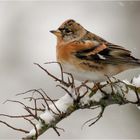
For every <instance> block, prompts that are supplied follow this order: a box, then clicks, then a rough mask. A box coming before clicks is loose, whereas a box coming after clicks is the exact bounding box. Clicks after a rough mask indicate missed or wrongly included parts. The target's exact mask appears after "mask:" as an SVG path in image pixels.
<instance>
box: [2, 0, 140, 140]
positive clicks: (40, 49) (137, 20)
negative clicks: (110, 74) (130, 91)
mask: <svg viewBox="0 0 140 140" xmlns="http://www.w3.org/2000/svg"><path fill="white" fill-rule="evenodd" d="M69 18H72V19H75V20H76V21H78V22H79V23H81V24H82V25H83V26H84V27H85V28H87V29H88V30H90V31H92V32H94V33H96V34H98V35H100V36H102V37H103V38H105V39H106V40H108V41H110V42H113V43H115V44H119V45H122V46H124V47H125V48H127V49H129V50H131V51H132V52H133V54H134V56H136V57H139V58H140V55H139V54H140V46H139V45H140V2H131V1H130V2H92V1H87V2H86V1H85V2H78V1H77V2H74V1H71V2H70V1H69V2H58V1H57V2H55V1H52V2H43V1H42V2H39V1H38V2H35V1H34V2H27V1H24V2H23V1H22V2H13V1H9V2H0V91H1V93H0V94H1V98H0V113H7V114H13V115H14V114H20V113H23V110H22V109H20V106H19V105H17V104H4V105H3V104H2V103H3V101H5V100H6V99H16V98H17V97H15V96H14V95H15V94H16V93H19V92H23V91H26V90H28V89H32V88H43V89H45V90H46V91H47V93H48V94H49V95H50V96H51V97H54V98H56V97H61V96H62V95H63V94H64V93H63V91H62V90H58V89H57V88H56V87H55V82H54V81H53V80H52V79H50V78H49V77H48V76H46V75H45V73H43V72H42V71H41V70H40V69H39V68H37V67H36V66H35V65H33V63H34V62H38V63H40V64H43V63H44V62H47V61H55V45H56V39H55V37H54V36H53V35H52V34H51V33H49V30H52V29H56V28H58V26H59V25H60V24H61V23H62V22H63V21H65V20H66V19H69ZM48 69H50V70H51V71H52V72H53V73H54V74H56V75H59V69H58V68H57V67H56V66H55V65H50V66H48ZM139 73H140V72H139V69H137V70H130V71H127V72H124V73H121V74H120V75H118V76H117V77H119V78H121V79H126V78H127V79H131V78H132V77H133V76H137V75H138V74H139ZM95 114H97V112H94V111H93V112H91V111H88V110H83V111H78V112H75V113H73V114H72V115H71V116H70V117H69V118H67V119H64V120H63V121H62V122H60V123H59V124H58V126H59V127H63V128H64V129H65V132H64V133H63V132H61V134H62V135H61V136H60V137H58V136H57V135H56V134H55V132H53V131H52V130H49V131H47V132H46V133H45V134H44V135H42V136H41V137H40V138H47V139H54V138H56V139H57V138H59V139H60V138H65V139H66V138H67V139H87V138H106V139H109V138H110V139H113V138H116V139H117V138H122V139H125V138H126V139H128V138H131V139H132V138H137V139H138V138H140V133H139V132H140V131H139V130H140V124H139V122H140V111H139V110H138V109H137V108H136V107H135V106H133V105H125V106H118V105H113V106H110V107H108V108H107V109H106V111H105V114H104V117H103V118H102V119H101V120H100V121H99V122H98V123H97V124H95V125H94V126H92V127H91V128H88V127H84V129H83V130H81V126H82V124H83V123H84V122H85V121H86V120H88V119H90V118H92V117H94V115H95ZM0 119H3V120H5V121H8V122H9V123H10V124H12V125H15V126H17V127H21V128H23V127H24V128H27V129H28V130H30V129H31V127H30V126H29V125H28V124H25V123H24V122H23V120H21V121H19V120H12V119H11V120H9V119H7V118H3V117H0ZM22 136H24V135H23V134H21V133H18V132H15V131H13V130H11V129H9V128H7V127H6V126H4V125H2V124H0V139H18V138H21V137H22Z"/></svg>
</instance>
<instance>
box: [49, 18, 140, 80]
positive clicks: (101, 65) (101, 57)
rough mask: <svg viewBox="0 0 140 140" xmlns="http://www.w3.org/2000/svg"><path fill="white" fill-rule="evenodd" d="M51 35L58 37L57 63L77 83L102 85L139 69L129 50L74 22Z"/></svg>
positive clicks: (137, 62) (65, 24)
mask: <svg viewBox="0 0 140 140" xmlns="http://www.w3.org/2000/svg"><path fill="white" fill-rule="evenodd" d="M50 32H51V33H53V34H55V35H56V37H57V46H56V55H57V61H58V62H60V63H61V65H62V67H63V70H64V71H65V72H69V73H71V74H72V75H73V76H74V78H75V79H76V80H79V81H86V80H88V81H93V82H101V81H104V80H106V78H107V77H106V76H108V77H111V76H114V75H116V74H118V73H120V72H122V71H124V70H128V69H132V68H137V67H139V66H140V60H139V59H136V58H135V57H133V56H132V55H131V52H130V51H129V50H126V49H125V48H123V47H121V46H118V45H115V44H112V43H110V42H108V41H106V40H104V39H103V38H101V37H99V36H97V35H96V34H94V33H91V32H89V31H87V30H86V29H85V28H84V27H83V26H81V25H80V24H79V23H77V22H76V21H74V20H72V19H69V20H67V21H65V22H64V23H63V24H62V25H61V26H60V27H59V28H58V29H57V30H52V31H50Z"/></svg>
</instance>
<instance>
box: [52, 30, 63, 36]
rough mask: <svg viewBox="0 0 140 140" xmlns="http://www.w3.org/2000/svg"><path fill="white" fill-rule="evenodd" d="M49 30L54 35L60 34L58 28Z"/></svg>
mask: <svg viewBox="0 0 140 140" xmlns="http://www.w3.org/2000/svg"><path fill="white" fill-rule="evenodd" d="M50 32H51V33H52V34H54V35H56V36H59V35H61V32H60V30H51V31H50Z"/></svg>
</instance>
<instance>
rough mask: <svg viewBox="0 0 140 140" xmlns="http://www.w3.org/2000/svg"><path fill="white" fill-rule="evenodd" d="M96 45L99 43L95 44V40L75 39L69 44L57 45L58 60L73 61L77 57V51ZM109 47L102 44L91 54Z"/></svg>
mask: <svg viewBox="0 0 140 140" xmlns="http://www.w3.org/2000/svg"><path fill="white" fill-rule="evenodd" d="M94 46H97V43H96V44H95V42H94V41H88V40H87V41H84V42H81V41H74V42H70V43H67V44H63V45H62V44H61V45H59V44H58V45H57V49H56V53H57V60H58V61H59V62H64V61H66V62H71V60H72V59H76V58H75V56H74V55H73V54H74V53H75V52H78V51H81V50H86V49H90V48H93V47H94ZM105 48H107V46H106V45H104V44H102V45H99V46H98V47H96V49H94V51H91V52H90V53H89V54H93V55H94V54H97V53H98V52H100V51H102V50H104V49H105Z"/></svg>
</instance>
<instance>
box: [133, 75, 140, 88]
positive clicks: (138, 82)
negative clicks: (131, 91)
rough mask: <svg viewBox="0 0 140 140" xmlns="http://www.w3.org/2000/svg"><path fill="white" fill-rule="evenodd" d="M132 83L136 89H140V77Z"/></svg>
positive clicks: (135, 78)
mask: <svg viewBox="0 0 140 140" xmlns="http://www.w3.org/2000/svg"><path fill="white" fill-rule="evenodd" d="M132 83H133V85H135V86H136V87H140V75H139V76H138V77H134V78H133V81H132Z"/></svg>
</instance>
